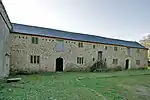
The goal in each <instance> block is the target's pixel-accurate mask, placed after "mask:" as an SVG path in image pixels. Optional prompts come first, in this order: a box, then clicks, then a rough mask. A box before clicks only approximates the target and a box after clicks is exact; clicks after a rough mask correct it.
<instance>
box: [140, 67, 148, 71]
mask: <svg viewBox="0 0 150 100" xmlns="http://www.w3.org/2000/svg"><path fill="white" fill-rule="evenodd" d="M138 69H139V70H146V69H148V67H147V66H145V67H139V68H138Z"/></svg>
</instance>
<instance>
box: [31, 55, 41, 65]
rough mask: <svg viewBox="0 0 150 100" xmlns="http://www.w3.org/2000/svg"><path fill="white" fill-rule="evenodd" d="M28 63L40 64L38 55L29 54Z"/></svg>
mask: <svg viewBox="0 0 150 100" xmlns="http://www.w3.org/2000/svg"><path fill="white" fill-rule="evenodd" d="M30 63H31V64H40V56H37V55H30Z"/></svg>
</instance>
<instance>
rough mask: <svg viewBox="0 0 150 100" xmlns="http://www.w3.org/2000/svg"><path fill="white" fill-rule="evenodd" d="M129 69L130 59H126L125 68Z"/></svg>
mask: <svg viewBox="0 0 150 100" xmlns="http://www.w3.org/2000/svg"><path fill="white" fill-rule="evenodd" d="M127 69H129V59H127V60H126V66H125V70H127Z"/></svg>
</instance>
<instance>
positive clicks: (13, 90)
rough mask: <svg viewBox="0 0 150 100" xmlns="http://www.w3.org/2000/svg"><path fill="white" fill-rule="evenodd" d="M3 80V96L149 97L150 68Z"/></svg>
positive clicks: (57, 99)
mask: <svg viewBox="0 0 150 100" xmlns="http://www.w3.org/2000/svg"><path fill="white" fill-rule="evenodd" d="M17 77H21V78H22V80H21V81H20V82H16V83H2V82H1V83H0V100H149V98H150V70H133V71H121V72H107V73H79V72H64V73H43V74H35V75H21V76H17Z"/></svg>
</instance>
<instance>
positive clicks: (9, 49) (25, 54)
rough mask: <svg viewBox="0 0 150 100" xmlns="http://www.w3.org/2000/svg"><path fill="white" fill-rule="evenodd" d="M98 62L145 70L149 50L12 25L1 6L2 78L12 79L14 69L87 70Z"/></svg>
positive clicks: (78, 34) (97, 38)
mask: <svg viewBox="0 0 150 100" xmlns="http://www.w3.org/2000/svg"><path fill="white" fill-rule="evenodd" d="M8 37H9V39H8ZM8 40H9V41H8ZM97 60H102V61H104V62H106V64H107V66H108V68H115V67H117V66H121V67H122V68H123V69H130V68H139V67H144V66H147V60H148V58H147V48H145V47H144V46H142V45H141V44H139V43H137V42H134V41H125V40H119V39H111V38H106V37H100V36H94V35H87V34H81V33H73V32H66V31H60V30H55V29H49V28H42V27H36V26H29V25H22V24H16V23H10V21H9V18H8V16H7V14H6V11H5V9H4V6H3V5H2V3H1V6H0V77H6V76H8V75H9V69H10V68H11V70H12V71H31V72H32V71H33V72H39V71H42V72H55V71H68V70H70V69H72V68H86V67H88V66H91V65H92V64H93V63H94V62H96V61H97Z"/></svg>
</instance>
